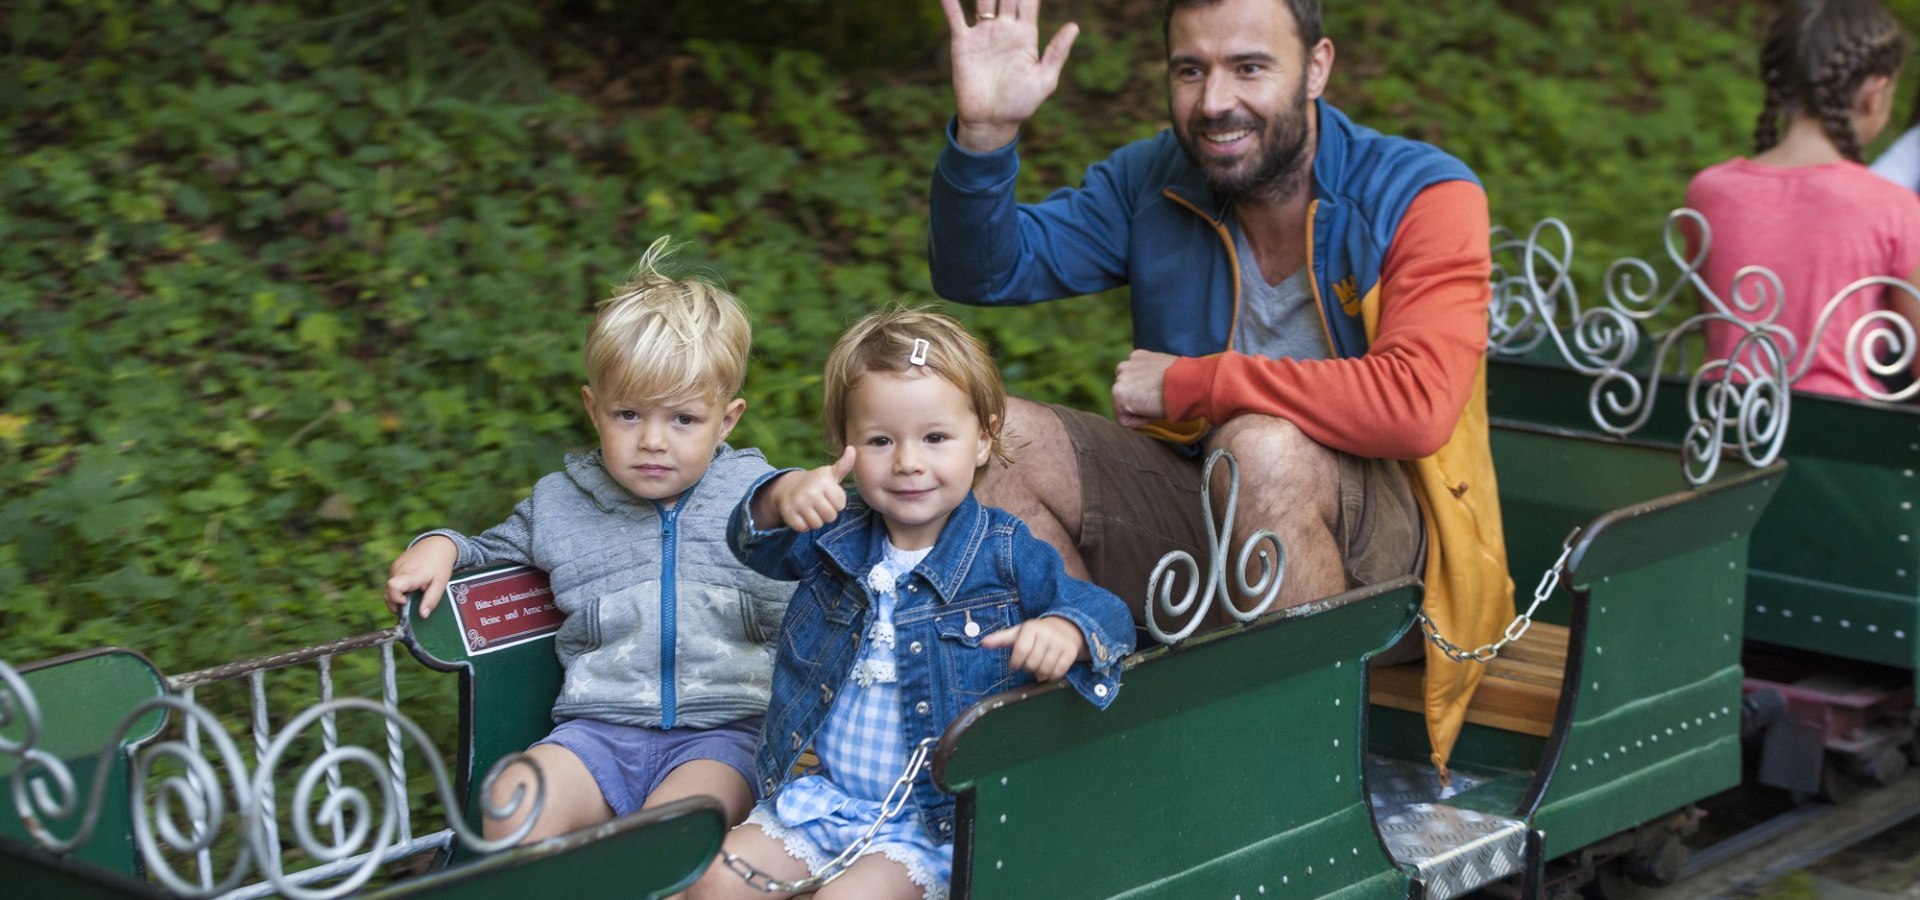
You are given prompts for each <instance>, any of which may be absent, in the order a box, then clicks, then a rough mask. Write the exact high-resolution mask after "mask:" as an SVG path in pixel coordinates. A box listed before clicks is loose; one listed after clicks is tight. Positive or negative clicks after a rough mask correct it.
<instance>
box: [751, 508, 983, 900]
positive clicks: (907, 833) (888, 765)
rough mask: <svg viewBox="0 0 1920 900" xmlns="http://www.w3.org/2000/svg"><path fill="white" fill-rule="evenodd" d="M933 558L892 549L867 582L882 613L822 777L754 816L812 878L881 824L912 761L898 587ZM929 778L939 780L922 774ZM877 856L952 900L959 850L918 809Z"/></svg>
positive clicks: (854, 673)
mask: <svg viewBox="0 0 1920 900" xmlns="http://www.w3.org/2000/svg"><path fill="white" fill-rule="evenodd" d="M931 549H932V548H930V547H929V548H927V549H924V550H912V551H907V550H900V549H898V548H895V547H894V546H893V544H892V543H888V544H887V548H886V554H885V557H884V558H883V559H882V560H881V561H880V563H879V564H878V565H876V566H874V568H873V571H872V572H871V573H869V574H868V576H867V584H868V586H869V587H871V588H873V592H874V608H873V614H872V616H871V617H869V619H868V624H867V635H866V637H867V639H866V641H865V646H863V647H862V648H861V651H860V655H859V657H857V658H856V659H855V660H854V663H853V669H852V670H851V671H850V672H848V674H847V680H846V683H845V684H843V685H841V687H840V694H839V697H838V698H836V699H835V700H834V704H833V709H832V710H831V711H829V712H828V714H827V719H826V721H825V722H823V723H822V724H821V726H820V732H819V734H818V735H817V736H816V737H815V738H814V751H815V752H816V753H817V754H819V756H820V774H817V775H803V776H801V777H800V778H797V779H794V780H793V781H792V782H790V783H788V784H787V785H786V786H785V787H783V788H781V789H780V791H779V792H778V793H776V794H774V795H773V796H772V797H769V798H767V799H766V800H763V801H761V802H760V805H759V806H756V807H754V810H753V813H752V814H751V815H749V816H748V817H747V821H748V822H749V823H752V824H755V825H759V826H760V828H761V830H763V831H765V832H766V833H767V835H768V836H770V837H773V838H775V839H777V840H780V841H782V842H784V843H785V844H786V846H787V852H788V853H789V854H791V855H792V856H793V857H794V858H796V859H798V860H800V861H801V862H803V863H806V865H807V869H808V870H809V871H811V872H814V873H818V872H819V871H820V869H821V868H822V867H823V866H825V864H826V863H827V862H828V861H829V860H831V859H833V858H834V857H835V856H838V855H839V854H840V851H842V850H844V849H846V848H847V846H848V845H850V844H852V843H853V842H854V841H855V840H857V839H859V837H860V836H861V835H862V834H865V833H866V830H867V828H868V827H870V826H872V825H873V822H874V820H875V819H878V818H879V817H880V812H881V803H882V801H884V800H885V799H886V796H887V791H889V790H891V789H892V788H893V785H894V782H895V781H897V780H898V779H899V778H900V774H901V773H902V772H904V771H906V768H907V760H908V759H909V758H910V757H911V756H912V753H911V748H909V747H908V746H907V742H906V739H905V738H903V737H902V736H901V730H900V725H901V717H900V686H899V684H898V678H897V677H896V676H895V673H894V652H893V611H894V609H895V608H896V607H898V605H899V594H898V591H896V590H895V587H894V586H895V585H896V584H897V583H899V582H901V581H904V580H905V578H906V575H907V573H908V572H910V571H912V569H913V567H914V565H915V564H917V563H919V562H920V560H922V559H925V558H926V556H927V553H928V552H929V551H930V550H931ZM919 777H920V778H921V779H926V778H929V777H931V776H930V775H929V774H928V773H927V771H925V770H922V771H921V772H920V775H919ZM867 852H868V853H869V854H871V853H879V854H881V855H883V856H885V857H886V858H887V859H890V860H893V861H894V862H897V863H899V864H900V865H901V866H903V867H905V868H906V870H907V876H908V877H909V878H911V879H912V880H913V883H914V884H915V885H918V886H919V887H920V888H921V889H922V890H924V891H925V892H926V896H927V898H928V900H945V898H946V896H947V886H948V885H949V884H950V883H951V882H952V880H953V843H952V842H951V841H949V842H945V843H938V844H936V843H934V842H933V839H932V838H931V837H929V836H928V835H927V833H926V829H924V828H922V827H921V826H920V815H919V812H918V811H917V810H915V809H914V806H913V804H912V803H908V804H907V806H906V808H905V809H903V810H901V812H900V814H899V815H897V816H895V817H894V818H893V819H892V820H891V821H889V822H887V823H886V824H885V825H882V826H881V827H880V830H879V831H878V832H876V834H875V837H874V841H873V845H872V847H870V848H869V849H868V851H867Z"/></svg>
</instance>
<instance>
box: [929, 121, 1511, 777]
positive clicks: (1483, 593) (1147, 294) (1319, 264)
mask: <svg viewBox="0 0 1920 900" xmlns="http://www.w3.org/2000/svg"><path fill="white" fill-rule="evenodd" d="M1316 110H1317V115H1318V121H1319V142H1318V144H1317V145H1316V150H1315V156H1314V161H1313V176H1314V178H1313V181H1314V184H1313V192H1314V193H1313V200H1312V207H1311V210H1310V212H1309V220H1310V222H1311V228H1310V229H1309V234H1308V237H1307V240H1308V246H1307V248H1306V250H1307V259H1308V260H1310V266H1311V269H1312V280H1313V291H1314V296H1315V299H1316V300H1317V305H1318V307H1319V309H1320V312H1321V319H1322V323H1323V325H1324V326H1325V327H1326V330H1327V338H1328V341H1329V345H1330V346H1331V347H1332V348H1333V352H1334V356H1335V357H1336V358H1334V359H1328V360H1292V359H1269V358H1266V357H1259V356H1251V355H1247V354H1242V353H1238V352H1235V351H1232V350H1231V349H1229V346H1230V345H1229V341H1230V338H1231V335H1232V333H1233V329H1234V326H1235V324H1236V318H1237V315H1238V311H1239V285H1240V280H1239V267H1240V266H1241V265H1242V264H1243V261H1241V260H1240V259H1238V258H1237V255H1236V253H1235V251H1234V247H1233V240H1232V237H1231V234H1230V233H1229V232H1228V230H1227V228H1226V224H1225V222H1226V220H1227V217H1228V216H1229V215H1231V208H1230V206H1229V204H1227V203H1225V202H1224V201H1221V200H1218V199H1217V198H1215V197H1214V196H1213V193H1212V191H1211V190H1210V189H1209V188H1208V186H1207V184H1206V180H1205V177H1204V176H1203V175H1202V173H1201V172H1200V171H1199V170H1198V169H1196V168H1195V167H1194V166H1193V165H1192V164H1191V163H1189V162H1188V160H1187V159H1186V157H1185V155H1184V154H1183V153H1182V152H1181V151H1180V147H1179V145H1178V143H1177V142H1176V140H1175V138H1174V137H1173V135H1172V133H1171V132H1164V131H1163V132H1162V133H1160V134H1159V135H1158V136H1156V137H1153V138H1149V139H1147V140H1143V141H1139V142H1136V143H1133V144H1129V145H1127V146H1125V147H1122V148H1120V149H1119V150H1118V151H1116V152H1115V153H1114V154H1113V155H1112V156H1110V157H1108V158H1107V159H1106V160H1104V161H1102V162H1100V163H1098V164H1096V165H1094V166H1093V167H1092V168H1091V169H1089V170H1088V172H1087V175H1086V178H1085V180H1084V181H1083V182H1082V184H1081V186H1080V187H1078V188H1068V189H1062V190H1059V191H1055V192H1054V193H1053V194H1051V195H1049V196H1048V197H1046V198H1045V199H1044V200H1042V201H1041V202H1039V203H1035V204H1019V203H1016V202H1015V200H1014V181H1015V176H1016V174H1017V172H1018V170H1019V159H1018V156H1017V154H1016V151H1015V148H1014V146H1012V145H1009V146H1008V147H1006V148H1003V149H1001V150H997V151H993V152H990V153H984V154H975V153H970V152H967V151H965V150H962V149H961V148H960V147H958V146H957V145H956V144H954V143H953V141H952V139H951V130H949V140H948V146H947V149H946V151H945V153H944V154H942V156H941V158H940V162H939V165H938V166H937V167H936V168H935V171H934V177H933V186H932V192H931V203H932V215H931V227H930V230H929V238H928V259H929V262H930V265H931V274H932V278H933V286H934V290H935V291H936V292H938V293H939V294H940V295H941V296H943V297H946V298H947V299H949V300H954V301H957V302H961V303H971V304H981V305H1003V304H1022V303H1035V302H1040V301H1044V300H1052V299H1057V298H1061V297H1069V296H1077V295H1080V294H1089V293H1096V292H1100V291H1105V290H1109V289H1111V288H1116V287H1121V286H1126V287H1128V288H1129V289H1130V290H1129V293H1130V295H1131V303H1130V310H1131V314H1132V318H1133V334H1134V343H1135V345H1136V346H1138V347H1140V348H1142V349H1146V350H1154V351H1158V352H1162V353H1170V354H1173V355H1175V356H1179V357H1182V359H1181V360H1180V361H1179V362H1177V363H1175V364H1174V366H1173V367H1172V368H1171V369H1169V370H1168V372H1167V375H1166V379H1165V382H1164V388H1165V396H1166V404H1167V411H1168V416H1169V419H1170V421H1168V422H1164V423H1159V424H1157V425H1155V426H1150V427H1148V428H1146V429H1142V430H1144V431H1146V432H1148V433H1150V434H1153V435H1154V436H1156V437H1161V438H1164V439H1167V440H1171V441H1177V442H1183V443H1188V442H1193V441H1197V440H1199V439H1200V438H1202V437H1204V435H1205V434H1206V432H1207V430H1208V429H1209V423H1212V422H1223V421H1226V420H1228V419H1230V418H1232V417H1234V416H1236V415H1241V414H1245V413H1256V414H1262V415H1271V416H1276V417H1279V418H1284V419H1286V420H1288V421H1290V422H1292V423H1293V424H1295V425H1296V426H1298V427H1299V428H1300V429H1301V431H1302V432H1303V433H1305V434H1306V435H1307V436H1309V437H1311V438H1313V439H1314V440H1316V441H1318V442H1320V443H1321V444H1324V445H1326V446H1328V447H1332V448H1334V449H1337V450H1342V451H1344V452H1347V453H1351V454H1353V455H1356V456H1363V457H1374V458H1384V459H1399V460H1406V461H1407V462H1406V465H1407V467H1408V473H1409V475H1410V476H1411V478H1412V481H1413V484H1414V491H1415V493H1416V495H1418V497H1419V499H1420V501H1421V508H1422V511H1423V514H1424V515H1425V516H1426V520H1427V534H1428V559H1427V569H1426V572H1425V575H1426V579H1425V580H1426V585H1427V599H1426V611H1427V614H1428V616H1429V617H1430V618H1432V619H1433V620H1434V623H1435V626H1436V627H1438V628H1439V629H1441V631H1442V633H1443V634H1445V635H1446V636H1447V637H1448V638H1449V639H1450V640H1452V641H1453V643H1455V644H1458V645H1462V646H1478V645H1479V644H1481V643H1485V642H1486V641H1488V640H1492V639H1495V638H1497V637H1498V635H1499V634H1500V632H1501V630H1502V629H1503V628H1504V627H1505V626H1506V624H1507V622H1508V621H1509V620H1510V619H1511V617H1512V615H1513V584H1512V581H1511V580H1510V579H1509V577H1508V575H1507V568H1506V548H1505V542H1504V536H1503V533H1502V530H1501V524H1500V509H1499V504H1498V495H1497V485H1496V482H1495V479H1494V472H1493V461H1492V456H1491V453H1490V451H1489V448H1488V442H1487V417H1486V390H1485V377H1486V373H1485V348H1486V334H1487V299H1488V284H1487V279H1488V275H1489V269H1490V266H1491V261H1490V258H1489V253H1488V238H1487V232H1488V216H1487V202H1486V195H1485V193H1484V192H1483V191H1482V189H1481V187H1480V185H1479V183H1478V181H1477V180H1476V179H1475V178H1474V175H1473V172H1472V171H1471V170H1470V169H1468V168H1467V166H1466V165H1465V164H1463V163H1461V162H1460V161H1459V160H1456V159H1454V158H1453V157H1451V156H1448V155H1447V154H1446V153H1444V152H1442V151H1440V150H1439V149H1438V148H1435V147H1433V146H1431V145H1428V144H1423V143H1420V142H1418V141H1411V140H1407V139H1404V138H1395V137H1388V136H1384V135H1381V134H1380V133H1378V132H1376V131H1373V130H1372V129H1369V128H1365V127H1363V126H1360V125H1357V124H1355V123H1353V122H1352V121H1351V120H1350V119H1348V118H1347V117H1346V116H1345V115H1343V114H1342V113H1341V112H1340V111H1339V110H1337V109H1335V108H1334V107H1333V106H1332V105H1331V104H1328V103H1326V102H1325V101H1317V105H1316ZM1244 264H1249V265H1250V264H1252V263H1251V261H1245V263H1244ZM1480 675H1481V667H1480V666H1478V665H1471V664H1459V663H1454V662H1451V661H1449V660H1447V659H1446V657H1445V656H1444V655H1442V654H1440V653H1439V651H1438V650H1436V649H1434V648H1432V647H1431V646H1430V647H1429V648H1428V650H1427V723H1428V733H1429V738H1430V740H1431V742H1432V745H1433V760H1434V763H1435V764H1436V765H1438V766H1441V767H1442V768H1443V770H1444V766H1445V762H1446V759H1447V757H1448V755H1449V754H1450V752H1451V749H1452V745H1453V742H1454V739H1455V738H1456V737H1457V736H1458V733H1459V729H1460V723H1461V721H1462V720H1463V719H1464V716H1465V711H1466V704H1467V702H1468V700H1470V699H1471V696H1472V693H1473V690H1474V688H1475V687H1476V686H1477V685H1478V683H1479V679H1480Z"/></svg>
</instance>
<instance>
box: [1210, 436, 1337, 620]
mask: <svg viewBox="0 0 1920 900" xmlns="http://www.w3.org/2000/svg"><path fill="white" fill-rule="evenodd" d="M1212 446H1213V447H1216V448H1218V447H1226V448H1227V449H1229V450H1231V451H1232V452H1233V455H1234V458H1235V459H1237V460H1239V462H1240V503H1239V507H1238V512H1237V513H1236V514H1235V516H1234V519H1235V521H1234V529H1233V532H1234V533H1233V544H1232V545H1231V546H1230V547H1228V548H1227V552H1228V557H1227V564H1228V565H1229V566H1231V565H1232V564H1233V561H1234V559H1236V558H1237V557H1238V555H1239V553H1240V548H1241V547H1242V546H1243V545H1244V544H1245V542H1246V540H1247V537H1248V536H1249V535H1251V534H1252V533H1253V532H1255V531H1257V530H1259V529H1261V528H1270V529H1272V530H1273V532H1274V534H1276V535H1278V536H1279V537H1280V542H1281V543H1282V544H1284V545H1285V546H1286V553H1287V573H1286V580H1285V581H1284V582H1282V583H1281V585H1280V596H1279V597H1278V598H1277V599H1276V600H1275V601H1274V608H1276V609H1277V608H1280V607H1286V606H1298V605H1300V604H1302V603H1308V602H1311V601H1314V600H1319V599H1321V598H1323V597H1327V596H1329V595H1332V594H1336V593H1339V592H1340V591H1343V590H1345V589H1346V586H1347V578H1346V569H1345V566H1344V565H1343V563H1342V560H1341V558H1340V545H1339V543H1338V541H1336V540H1335V537H1334V530H1335V529H1336V528H1338V527H1339V523H1340V460H1339V457H1338V456H1337V455H1335V453H1334V452H1333V451H1332V450H1330V449H1328V448H1326V447H1325V446H1322V445H1320V444H1318V443H1315V442H1314V441H1313V440H1312V439H1311V438H1309V437H1307V436H1306V435H1305V434H1302V433H1301V431H1300V429H1299V428H1298V427H1296V426H1295V425H1294V424H1293V423H1292V422H1288V421H1286V420H1284V419H1276V418H1273V417H1271V416H1241V417H1239V418H1236V419H1234V420H1232V421H1230V422H1228V423H1227V424H1225V425H1223V426H1221V427H1220V428H1218V429H1216V430H1215V431H1214V436H1213V440H1212ZM1214 481H1215V483H1214V485H1213V492H1214V501H1213V502H1214V509H1215V514H1216V515H1218V514H1220V511H1223V510H1225V508H1226V497H1225V491H1226V484H1227V479H1226V478H1225V476H1224V475H1223V474H1221V473H1220V472H1215V473H1214ZM1258 574H1259V571H1258V569H1257V568H1256V569H1255V570H1254V571H1253V572H1252V573H1249V576H1248V577H1252V576H1257V575H1258ZM1217 621H1219V622H1221V623H1224V622H1226V621H1230V620H1228V619H1226V617H1225V614H1224V613H1221V614H1220V617H1219V618H1218V620H1217Z"/></svg>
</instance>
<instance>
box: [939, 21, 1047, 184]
mask: <svg viewBox="0 0 1920 900" xmlns="http://www.w3.org/2000/svg"><path fill="white" fill-rule="evenodd" d="M962 2H963V0H940V6H941V8H942V9H944V10H945V11H946V14H947V32H948V34H949V36H950V37H951V39H952V48H953V99H954V104H955V107H956V110H957V112H958V119H959V121H958V123H957V124H956V125H955V128H954V137H955V139H956V140H957V141H959V144H960V146H961V147H962V148H965V149H967V150H971V151H973V152H976V153H985V152H987V151H989V150H997V149H999V148H1001V147H1004V146H1006V145H1007V144H1008V143H1010V142H1012V140H1013V138H1014V136H1015V135H1017V134H1018V133H1019V131H1020V126H1021V124H1022V123H1024V122H1026V121H1027V120H1028V119H1030V118H1032V117H1033V113H1034V111H1035V110H1037V109H1039V108H1040V104H1041V103H1042V102H1044V101H1045V100H1046V99H1047V97H1049V96H1051V95H1052V94H1053V89H1054V88H1055V87H1058V86H1059V84H1060V69H1061V67H1063V66H1065V65H1066V63H1067V51H1068V49H1070V48H1071V47H1072V46H1073V40H1074V38H1076V37H1079V36H1080V26H1078V25H1075V24H1073V23H1071V22H1069V23H1067V24H1065V25H1062V26H1061V27H1060V30H1059V31H1057V32H1054V35H1053V39H1052V40H1050V41H1048V42H1047V49H1046V52H1044V53H1042V52H1040V22H1039V19H1040V0H972V2H973V3H974V5H975V20H974V23H973V24H972V25H969V24H967V16H966V13H965V12H963V11H962V10H961V3H962Z"/></svg>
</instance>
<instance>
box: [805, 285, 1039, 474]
mask: <svg viewBox="0 0 1920 900" xmlns="http://www.w3.org/2000/svg"><path fill="white" fill-rule="evenodd" d="M915 339H920V340H924V341H926V342H927V349H926V368H927V369H928V370H930V371H931V372H932V373H933V374H935V375H938V376H940V377H941V378H944V379H946V380H947V382H948V383H949V384H952V385H953V386H954V387H957V388H959V389H960V392H961V393H963V394H966V395H967V400H968V402H969V403H970V405H972V407H973V414H974V415H975V416H977V417H978V418H979V419H980V429H981V430H982V431H985V432H987V434H988V435H989V440H990V442H991V444H992V452H991V454H990V456H989V458H988V462H989V463H990V462H992V461H993V460H995V459H997V460H999V461H1000V462H1002V463H1008V462H1011V461H1012V457H1011V456H1009V455H1008V453H1007V448H1006V444H1005V443H1004V442H1003V441H1002V440H1001V432H1002V431H1003V430H1004V429H1003V428H1002V426H1004V425H1005V424H1006V422H1007V389H1006V387H1005V386H1004V385H1003V384H1001V382H1000V369H999V367H998V366H996V365H994V362H993V354H991V353H988V352H987V347H986V345H985V344H982V343H980V339H979V338H976V337H974V336H973V335H972V334H969V333H968V332H967V329H966V326H964V325H961V324H960V323H959V322H957V321H954V320H953V319H952V318H950V317H948V316H945V315H942V314H940V313H937V312H933V311H931V310H927V309H913V308H909V307H892V308H888V309H882V310H878V311H875V312H872V313H868V314H867V315H866V316H864V317H863V318H861V319H860V321H858V322H855V323H854V325H853V327H852V328H849V329H847V333H846V334H843V335H841V336H840V341H839V343H836V344H834V345H833V352H832V353H830V354H828V356H827V371H826V402H825V403H824V405H823V406H822V408H821V410H820V417H821V425H822V427H823V429H824V430H825V432H826V438H827V447H828V449H829V450H830V451H832V452H833V453H835V454H836V455H838V453H839V451H840V449H841V448H843V447H846V446H847V397H848V395H849V394H851V393H853V387H854V385H856V384H858V383H859V382H860V377H861V376H863V375H865V374H867V373H868V372H898V373H905V372H909V371H912V370H913V369H914V368H916V364H915V363H914V362H913V361H912V359H913V351H914V340H915ZM985 471H986V467H985V466H984V465H982V466H981V467H980V468H979V469H977V470H975V472H974V475H973V478H974V482H975V483H978V482H979V480H980V476H981V475H982V474H983V473H984V472H985Z"/></svg>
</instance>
